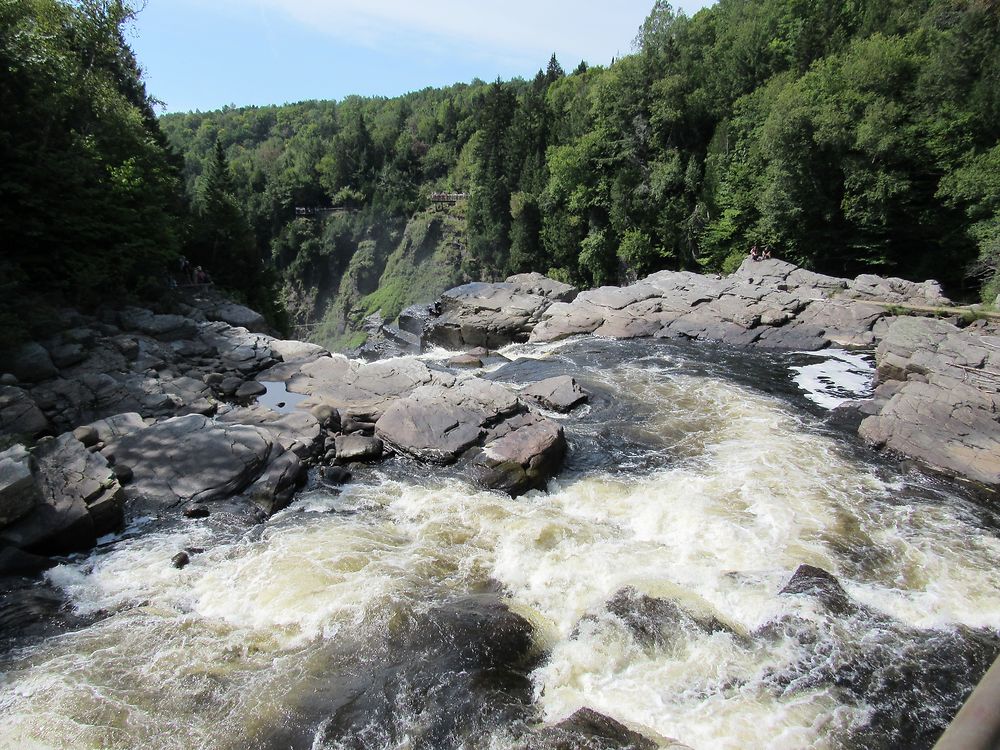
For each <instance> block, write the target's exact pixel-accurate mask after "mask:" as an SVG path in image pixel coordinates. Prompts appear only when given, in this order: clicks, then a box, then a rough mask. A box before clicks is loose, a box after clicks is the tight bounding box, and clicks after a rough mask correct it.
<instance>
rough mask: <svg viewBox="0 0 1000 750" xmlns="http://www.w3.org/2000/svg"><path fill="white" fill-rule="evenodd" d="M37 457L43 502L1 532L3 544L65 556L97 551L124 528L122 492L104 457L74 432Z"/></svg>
mask: <svg viewBox="0 0 1000 750" xmlns="http://www.w3.org/2000/svg"><path fill="white" fill-rule="evenodd" d="M34 455H35V458H36V460H37V462H38V463H37V471H36V472H35V481H36V483H37V487H38V493H39V494H38V496H37V498H38V501H37V503H36V505H35V506H34V508H33V509H32V510H31V511H30V512H29V513H27V514H26V515H24V516H23V517H22V518H20V519H19V520H17V521H15V522H14V523H12V524H10V525H8V526H7V527H6V528H4V529H3V530H0V542H5V543H7V544H9V545H11V546H14V547H18V548H20V549H23V550H26V551H29V552H35V553H40V554H63V553H67V552H73V551H76V550H80V549H86V548H88V547H91V546H93V544H94V542H95V540H96V538H97V537H98V536H100V535H101V534H106V533H108V532H110V531H113V530H114V529H116V528H117V527H118V526H120V525H121V522H122V510H123V500H124V498H123V495H122V488H121V485H120V484H119V482H118V479H117V478H116V477H115V475H114V473H113V472H112V470H111V467H110V466H109V465H108V463H107V461H106V460H105V458H104V456H102V455H101V454H100V453H92V452H90V451H88V450H87V449H86V448H85V447H84V446H83V444H82V443H81V442H80V441H79V440H77V439H76V438H75V437H74V436H73V435H72V433H64V434H62V435H60V436H59V437H58V438H45V439H44V440H41V441H39V443H38V445H37V447H36V449H35V454H34Z"/></svg>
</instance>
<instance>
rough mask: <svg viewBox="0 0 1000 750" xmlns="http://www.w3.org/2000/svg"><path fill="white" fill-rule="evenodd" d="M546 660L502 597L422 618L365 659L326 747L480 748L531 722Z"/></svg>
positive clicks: (342, 687)
mask: <svg viewBox="0 0 1000 750" xmlns="http://www.w3.org/2000/svg"><path fill="white" fill-rule="evenodd" d="M400 631H401V632H400ZM537 656H538V653H537V650H536V649H535V647H534V643H533V637H532V627H531V624H530V623H529V622H528V621H527V620H525V619H524V618H523V617H521V616H520V615H517V614H515V613H513V612H511V611H510V610H509V609H508V608H507V607H506V606H504V605H503V604H502V603H500V602H499V601H497V599H496V598H495V597H494V596H478V597H468V598H465V599H461V600H458V601H453V602H446V603H443V604H440V605H438V606H436V607H434V608H432V609H431V610H430V611H428V612H424V613H415V614H413V615H411V616H409V617H407V618H406V619H405V620H404V621H403V622H401V623H400V627H399V628H398V629H397V632H396V633H393V632H391V631H390V632H389V633H388V634H387V638H386V639H385V642H384V644H383V645H381V646H380V647H379V649H378V651H376V652H375V653H371V654H369V653H361V654H358V658H359V660H361V661H362V663H365V668H364V669H363V670H360V671H359V674H358V675H357V678H356V679H355V681H354V683H353V684H351V683H347V684H343V683H342V684H339V685H338V687H337V700H336V707H335V708H334V710H333V712H332V714H331V715H330V716H329V718H327V719H326V720H325V721H323V722H322V726H323V739H324V740H325V741H326V742H327V743H331V744H335V745H336V746H337V747H340V748H345V750H368V748H372V747H397V746H399V745H400V744H402V743H404V742H405V743H406V744H407V745H408V746H412V747H419V748H428V749H430V748H435V750H439V749H440V750H447V749H448V748H454V749H455V750H457V749H458V748H462V747H474V746H478V744H477V743H478V742H480V741H481V740H482V739H483V737H485V736H488V734H489V731H490V730H491V729H495V728H500V727H506V726H510V725H512V724H516V723H519V722H523V721H524V720H525V719H526V718H528V716H529V715H530V712H531V701H532V688H531V681H530V680H529V679H528V672H529V671H530V669H531V668H532V667H533V666H534V664H535V663H536V662H537ZM283 744H284V745H286V746H287V745H288V744H291V743H289V742H288V741H287V738H286V740H285V741H284V743H283Z"/></svg>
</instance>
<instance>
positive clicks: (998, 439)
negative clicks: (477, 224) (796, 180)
mask: <svg viewBox="0 0 1000 750" xmlns="http://www.w3.org/2000/svg"><path fill="white" fill-rule="evenodd" d="M518 278H520V277H512V278H511V279H508V280H507V281H506V282H502V283H497V284H467V285H465V286H462V287H457V288H456V289H452V290H450V291H448V292H446V293H445V294H444V295H443V296H442V298H441V301H440V302H439V303H438V306H437V309H436V312H434V311H432V312H430V313H429V317H428V319H427V320H426V322H425V323H424V341H425V342H427V343H436V344H441V345H444V346H448V347H451V348H459V347H464V346H468V345H475V344H481V345H487V346H499V345H501V344H505V343H513V342H518V341H523V340H525V338H527V339H528V340H529V341H531V342H537V343H545V342H552V341H558V340H561V339H564V338H567V337H570V336H575V335H579V334H593V335H595V336H602V337H608V338H619V339H622V338H638V337H650V336H652V337H657V338H673V339H696V340H701V341H707V342H718V343H722V344H725V345H728V346H733V347H739V348H758V349H768V350H783V351H813V350H817V349H822V348H824V347H828V346H831V345H837V346H848V347H865V348H870V347H874V346H875V345H876V344H877V345H878V349H877V351H876V357H877V361H878V365H879V382H880V386H879V389H878V391H877V393H876V396H875V398H874V399H873V400H872V401H871V402H868V403H865V404H860V405H859V404H855V405H853V407H852V408H854V409H858V410H860V411H861V414H862V416H864V417H867V418H866V419H864V421H863V423H861V429H860V434H861V436H862V437H863V438H864V439H865V440H866V441H867V442H869V443H870V444H872V445H875V446H878V447H885V448H888V449H890V450H891V451H894V452H896V453H899V454H902V455H904V456H907V457H910V458H913V459H917V460H919V461H920V462H921V463H922V464H923V465H925V466H927V467H929V468H931V469H933V470H935V471H940V472H943V473H945V474H950V475H953V476H959V477H964V478H968V479H971V480H973V481H974V482H977V483H979V484H981V485H984V486H986V487H989V488H993V489H996V488H998V487H1000V410H998V408H997V401H998V396H997V393H998V391H1000V373H998V369H1000V366H998V356H1000V354H998V329H997V326H996V325H995V324H990V323H987V322H986V321H981V322H980V323H977V324H975V325H973V326H969V327H967V328H965V329H959V328H958V327H956V326H955V325H953V324H951V323H948V322H945V321H942V320H937V319H934V318H918V317H911V316H902V317H897V313H899V312H900V310H899V306H904V307H906V306H909V307H913V308H917V309H918V310H919V309H920V308H941V307H943V306H947V305H949V304H950V302H949V300H948V299H947V298H945V297H944V296H943V295H942V292H941V288H940V286H939V285H938V284H937V283H936V282H934V281H925V282H922V283H915V282H911V281H905V280H903V279H896V278H881V277H878V276H873V275H871V274H863V275H861V276H858V277H857V278H856V279H853V280H852V279H841V278H836V277H832V276H824V275H822V274H817V273H813V272H811V271H806V270H804V269H801V268H797V267H796V266H794V265H792V264H790V263H785V262H783V261H780V260H766V261H753V260H750V259H748V260H746V261H745V262H744V263H743V265H742V266H741V267H740V268H739V269H738V270H737V271H736V272H735V273H734V274H732V275H731V276H727V277H721V276H705V275H701V274H696V273H691V272H686V271H680V272H675V271H660V272H658V273H654V274H652V275H651V276H648V277H647V278H645V279H642V280H641V281H638V282H636V283H635V284H631V285H629V286H626V287H600V288H598V289H590V290H587V291H584V292H580V293H579V294H573V293H572V291H570V290H563V289H562V288H561V287H559V288H550V289H546V288H545V287H544V285H543V284H542V283H541V282H537V280H536V283H535V285H534V286H531V285H527V284H526V283H525V282H524V281H523V280H522V281H519V282H515V279H518ZM551 283H552V284H555V282H551ZM421 321H422V318H420V317H418V316H414V317H411V318H409V319H408V320H407V325H408V326H409V327H410V328H411V330H415V325H416V324H418V323H420V322H421ZM538 387H540V386H533V387H532V389H526V390H525V391H524V392H522V398H523V399H525V400H528V401H532V402H534V403H536V404H538V405H541V406H543V407H545V408H557V409H558V408H560V407H559V406H558V405H556V404H555V403H554V402H551V403H548V404H547V403H546V401H545V394H541V393H535V392H534V391H535V390H536V389H537V388H538ZM858 421H860V420H858Z"/></svg>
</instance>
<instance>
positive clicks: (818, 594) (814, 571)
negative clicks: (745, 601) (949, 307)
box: [780, 565, 854, 615]
mask: <svg viewBox="0 0 1000 750" xmlns="http://www.w3.org/2000/svg"><path fill="white" fill-rule="evenodd" d="M780 593H781V594H783V595H786V594H804V595H806V596H813V597H815V598H816V599H818V600H819V601H820V602H822V603H823V606H824V607H826V608H827V609H828V610H829V611H830V612H832V613H833V614H835V615H845V614H848V613H850V612H852V611H853V610H854V605H853V604H852V603H851V600H850V597H848V595H847V592H846V591H844V587H843V586H841V585H840V581H838V580H837V578H836V577H835V576H834V575H832V574H830V573H827V572H826V571H825V570H823V569H822V568H817V567H814V566H812V565H800V566H799V567H798V568H796V570H795V573H794V574H793V575H792V577H791V578H790V579H789V580H788V583H786V584H785V586H784V588H782V589H781V592H780Z"/></svg>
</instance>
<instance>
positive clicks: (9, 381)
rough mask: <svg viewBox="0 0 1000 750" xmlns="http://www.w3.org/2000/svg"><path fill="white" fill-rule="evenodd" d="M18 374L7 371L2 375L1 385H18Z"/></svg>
mask: <svg viewBox="0 0 1000 750" xmlns="http://www.w3.org/2000/svg"><path fill="white" fill-rule="evenodd" d="M17 383H18V380H17V376H16V375H15V374H14V373H12V372H5V373H4V374H3V375H0V385H17Z"/></svg>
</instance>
